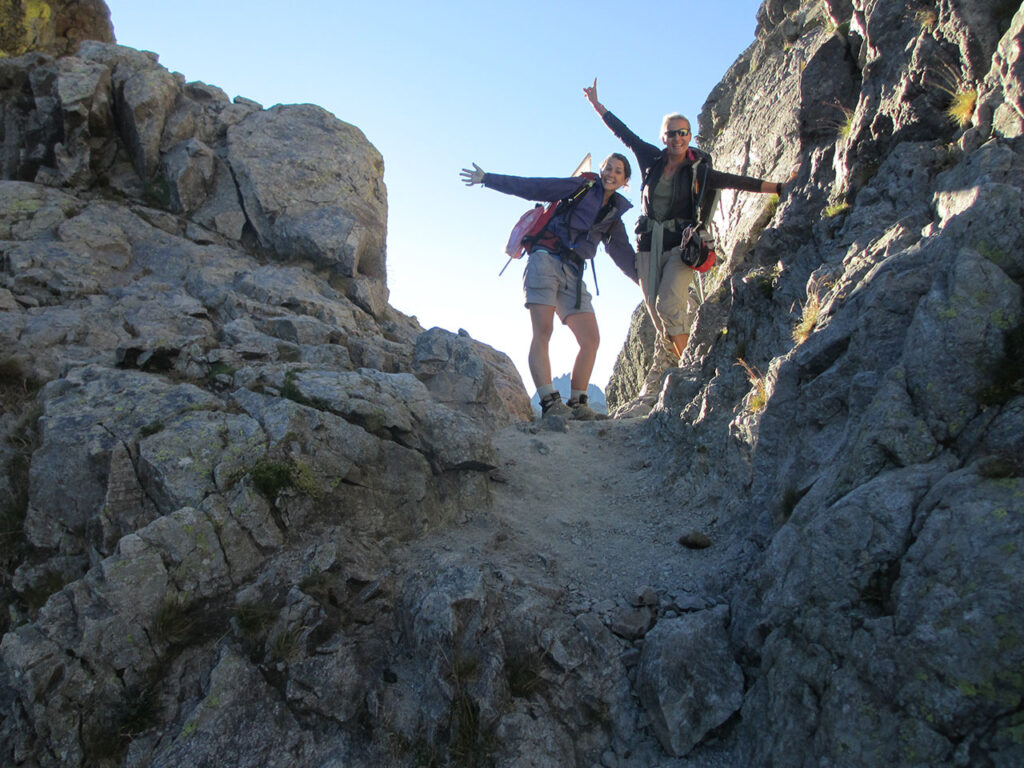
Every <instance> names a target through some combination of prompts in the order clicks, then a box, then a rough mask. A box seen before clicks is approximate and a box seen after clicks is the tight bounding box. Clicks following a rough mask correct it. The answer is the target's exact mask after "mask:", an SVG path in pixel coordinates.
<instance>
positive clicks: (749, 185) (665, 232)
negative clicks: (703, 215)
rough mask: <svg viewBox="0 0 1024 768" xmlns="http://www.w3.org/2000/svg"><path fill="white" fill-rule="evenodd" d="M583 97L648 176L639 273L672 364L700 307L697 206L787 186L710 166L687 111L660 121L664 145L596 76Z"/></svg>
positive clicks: (653, 382) (656, 375)
mask: <svg viewBox="0 0 1024 768" xmlns="http://www.w3.org/2000/svg"><path fill="white" fill-rule="evenodd" d="M583 93H584V95H586V97H587V99H588V100H589V101H590V103H591V105H592V106H593V107H594V109H595V110H596V111H597V113H598V114H599V115H600V116H601V118H602V119H603V120H604V122H605V125H607V126H608V127H609V128H610V129H611V131H612V133H614V134H615V135H616V136H618V137H619V139H620V140H621V141H622V143H623V144H625V145H626V146H627V147H629V148H630V149H631V150H633V153H634V154H635V155H636V159H637V162H638V163H639V165H640V174H641V179H642V187H641V201H642V202H641V216H640V218H639V220H638V221H637V228H636V236H637V247H636V250H637V255H636V270H637V273H638V275H639V282H640V287H641V288H642V289H643V293H644V303H645V304H646V305H647V311H648V313H649V314H650V316H651V319H652V320H653V321H654V327H655V328H656V329H657V331H658V337H659V344H658V346H659V350H656V353H655V358H656V360H657V359H658V358H660V357H661V355H659V354H658V352H660V351H661V350H665V351H666V352H668V353H672V352H674V353H675V354H674V356H673V358H674V359H673V360H671V361H670V363H671V364H672V365H676V364H678V360H679V357H680V355H682V354H683V350H684V349H685V348H686V344H687V342H688V341H689V339H690V325H691V323H692V322H693V317H694V315H695V314H696V311H697V307H696V304H695V302H693V301H692V300H691V298H690V283H691V281H692V280H693V270H692V269H691V268H690V267H688V266H687V265H686V264H684V263H683V261H682V258H681V248H680V243H681V240H682V231H683V229H684V228H685V227H686V225H689V224H693V223H694V222H695V221H696V220H697V218H698V210H697V209H698V206H699V205H700V204H701V203H702V202H703V203H705V204H708V207H710V204H711V203H712V202H713V200H714V197H715V193H716V192H717V191H718V190H720V189H739V190H743V191H746V192H763V193H775V194H781V193H782V191H783V186H784V185H783V184H781V183H776V182H773V181H763V180H762V179H756V178H754V177H752V176H738V175H736V174H732V173H722V172H721V171H716V170H713V169H711V163H710V157H709V155H707V153H705V152H702V151H700V150H699V149H695V148H693V147H690V139H691V138H692V137H693V134H692V133H691V130H690V121H689V120H687V119H686V118H685V117H684V116H683V115H680V114H671V115H666V116H665V118H664V119H663V120H662V123H661V141H662V143H663V144H664V146H663V147H658V146H655V145H654V144H649V143H648V142H646V141H644V140H643V139H641V138H640V137H639V136H637V135H636V134H635V133H633V132H632V131H631V130H630V129H629V128H627V127H626V125H625V123H623V122H622V121H621V120H619V118H617V117H616V116H615V115H613V114H612V113H611V112H609V111H608V110H607V109H606V108H605V107H604V105H603V104H601V102H600V101H598V99H597V79H596V78H595V79H594V84H593V85H592V86H588V87H585V88H584V89H583ZM651 373H652V375H651V376H649V377H648V381H647V382H646V384H645V388H646V389H648V391H647V392H645V394H653V393H652V392H650V391H649V390H650V389H651V388H652V387H656V386H657V385H658V384H659V383H660V373H661V371H655V370H652V372H651Z"/></svg>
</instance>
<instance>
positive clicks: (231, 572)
mask: <svg viewBox="0 0 1024 768" xmlns="http://www.w3.org/2000/svg"><path fill="white" fill-rule="evenodd" d="M66 5H68V6H76V7H78V6H79V4H77V3H71V2H68V3H66ZM1017 6H1018V4H1017V3H1013V4H1003V3H995V4H993V3H990V2H987V3H986V2H969V1H967V2H957V3H950V2H940V3H938V4H937V5H936V6H934V8H931V7H929V8H922V9H914V10H913V11H908V9H907V8H906V6H905V5H904V4H898V3H886V2H877V3H862V2H852V3H851V2H842V1H841V0H836V1H835V2H825V3H810V4H807V3H799V2H796V1H795V0H768V2H766V3H765V4H764V5H763V6H762V8H761V11H760V13H759V17H758V22H759V23H758V33H757V35H758V40H757V42H755V43H754V44H753V45H752V46H751V48H750V49H749V50H748V51H747V52H745V53H744V54H743V55H742V56H741V57H740V58H739V59H738V60H737V62H736V64H735V65H734V66H733V68H732V69H731V70H730V72H729V73H728V74H727V76H726V78H725V80H724V81H723V83H722V85H721V86H720V87H719V88H718V89H716V90H715V92H714V93H712V94H711V97H710V98H709V101H708V103H707V105H706V106H705V109H704V112H703V113H702V116H701V121H700V126H701V133H702V135H704V136H708V137H712V136H713V137H714V140H713V141H710V140H709V141H708V142H707V146H708V147H709V148H710V149H711V151H712V152H713V153H714V155H715V157H716V165H717V166H718V167H721V168H725V169H727V170H736V171H741V172H749V173H753V174H756V175H762V176H766V177H778V176H785V175H786V174H787V173H788V169H789V167H790V166H791V165H792V164H793V163H795V162H797V161H799V163H800V168H801V171H800V176H799V178H798V180H797V183H796V185H795V187H794V188H793V190H792V191H791V192H790V194H789V195H788V196H787V198H786V199H784V200H782V201H780V203H779V204H778V205H777V206H773V205H770V206H769V207H766V201H765V200H764V198H760V197H754V198H750V197H746V198H745V197H735V198H727V197H723V200H722V207H721V210H720V213H719V216H720V219H719V221H720V222H721V223H722V226H721V241H722V246H723V253H724V254H727V255H728V258H727V259H726V260H725V263H724V265H723V267H722V268H721V269H720V270H719V272H718V274H717V277H716V278H715V279H714V280H712V281H710V282H709V284H708V285H707V286H706V287H707V293H708V296H709V299H708V300H707V301H706V302H705V305H704V306H703V308H702V310H701V313H700V315H699V317H698V323H697V326H696V328H695V332H694V339H693V343H692V344H691V349H690V352H689V354H688V355H687V357H686V358H685V359H684V365H683V367H682V368H680V369H678V370H675V371H673V372H672V373H671V374H670V375H669V376H668V378H667V379H666V381H665V386H664V387H663V389H662V392H661V394H660V397H659V400H658V403H657V404H656V405H655V406H654V408H653V410H652V411H651V413H650V416H649V417H648V418H645V419H617V420H614V421H612V422H602V423H595V424H585V425H584V424H563V425H559V424H553V425H552V426H554V427H556V429H554V430H538V428H537V427H531V426H529V425H528V424H525V423H522V422H520V420H522V419H528V418H529V401H528V398H527V397H526V393H525V392H524V391H522V387H521V385H520V384H519V379H518V376H517V375H516V374H515V372H514V371H512V369H511V365H510V364H509V362H508V360H507V358H506V357H505V356H503V355H501V354H499V353H496V352H494V351H493V350H490V349H488V348H487V347H485V346H483V345H480V344H478V343H476V342H474V341H473V340H472V339H469V338H468V337H466V336H464V335H459V334H452V333H448V332H446V331H442V330H440V329H432V330H429V331H424V330H423V329H422V328H420V327H419V326H418V325H417V324H416V322H415V321H414V320H413V319H411V318H407V317H405V316H403V315H402V314H401V313H399V312H397V311H396V310H394V309H393V308H391V307H390V306H389V305H388V304H387V285H386V258H385V253H384V249H383V248H384V242H385V236H384V235H385V232H384V227H385V222H386V197H385V191H384V188H383V184H382V182H381V163H382V160H381V158H380V156H379V155H378V154H377V153H376V151H375V150H374V149H373V148H372V146H370V145H369V144H368V143H367V142H366V140H365V137H363V136H362V135H361V133H360V132H359V131H358V129H356V128H354V127H352V126H348V125H346V124H344V123H342V122H341V121H338V120H336V119H335V118H334V117H333V116H330V115H328V114H327V113H325V112H324V111H323V110H320V109H319V108H316V107H312V106H310V105H297V106H296V105H293V106H284V107H275V108H273V109H270V110H264V109H262V107H260V105H258V104H255V103H253V102H249V101H247V100H245V99H236V100H235V101H234V102H230V101H228V100H227V98H226V97H225V96H224V95H223V93H222V92H220V91H219V89H216V88H215V87H213V86H208V85H204V84H202V83H185V82H183V81H182V80H181V78H179V77H177V76H175V75H173V74H171V73H168V72H167V71H166V70H164V69H163V68H162V67H160V66H159V63H158V61H157V59H156V58H155V56H153V55H152V54H146V53H141V52H138V51H132V50H130V49H125V48H121V47H118V46H116V45H113V44H112V40H106V41H99V42H86V43H84V44H83V45H81V46H80V47H78V48H77V49H75V55H73V56H63V57H61V58H56V59H55V58H52V56H50V55H49V54H46V53H38V52H36V53H28V54H26V55H24V56H20V57H15V58H11V59H3V60H0V92H2V99H3V104H4V107H5V109H4V137H5V141H4V151H3V155H2V168H3V173H2V177H3V178H4V179H5V180H4V181H2V182H0V196H2V197H3V205H2V206H0V211H2V213H0V253H2V254H3V271H2V279H3V283H2V287H0V329H2V330H0V333H2V334H3V338H4V340H5V343H4V358H3V360H2V365H0V369H2V376H0V387H2V388H3V400H2V402H3V411H2V414H0V427H2V429H3V432H4V435H5V438H6V439H5V440H4V441H3V444H2V445H3V447H2V451H3V453H2V455H0V458H2V460H3V464H4V466H5V468H6V472H5V473H4V475H3V478H2V483H3V484H4V487H3V490H4V495H5V496H6V498H7V499H8V503H7V505H6V506H5V508H4V510H3V511H4V526H3V530H4V534H5V535H4V538H3V539H2V542H3V549H2V551H0V554H2V557H3V562H2V566H3V570H2V574H3V581H2V582H0V589H2V591H3V595H4V601H5V605H6V606H7V614H8V617H9V618H8V619H7V623H6V625H5V626H4V627H3V629H4V635H3V639H2V642H0V709H2V711H3V713H4V717H3V724H2V725H0V744H2V747H0V749H2V752H0V754H2V759H3V762H4V763H5V764H11V765H19V766H32V767H35V766H40V767H42V766H47V767H48V766H68V765H70V766H92V765H101V766H108V765H109V766H115V765H117V766H138V767H139V768H141V767H142V766H178V765H186V764H187V765H207V764H216V765H227V766H230V765H238V766H249V765H253V766H255V765H259V766H299V765H301V766H317V767H322V768H328V767H334V766H342V765H345V766H362V765H366V766H370V765H373V766H379V765H395V766H406V765H408V766H412V765H420V766H425V765H445V764H449V765H496V766H508V767H511V766H527V765H533V766H565V765H581V766H583V765H585V766H593V765H602V766H607V767H608V768H619V767H626V766H634V767H635V768H639V767H640V766H652V765H657V766H664V767H665V768H669V767H670V766H675V767H676V768H684V767H687V768H689V767H693V768H696V767H697V766H703V767H705V768H724V767H726V766H740V765H743V766H746V765H775V766H801V768H803V766H811V765H814V766H822V765H836V766H841V765H863V766H874V765H877V766H883V765H884V766H892V765H906V766H916V765H921V766H924V765H928V766H934V765H963V766H967V765H994V766H1010V765H1017V764H1019V763H1020V762H1021V760H1022V753H1021V740H1020V738H1019V732H1020V729H1021V727H1022V722H1024V721H1022V706H1021V703H1022V697H1024V688H1022V686H1021V682H1020V679H1021V678H1020V672H1021V669H1022V668H1024V667H1022V665H1024V658H1022V654H1024V647H1022V644H1021V637H1024V626H1022V624H1021V621H1022V619H1021V617H1020V615H1019V614H1020V612H1019V610H1016V609H1017V608H1018V607H1019V599H1018V598H1017V595H1019V594H1020V591H1021V590H1020V587H1021V581H1022V576H1024V571H1022V569H1021V567H1020V563H1019V557H1016V556H1015V555H1016V548H1017V542H1019V541H1020V540H1021V527H1022V511H1024V504H1022V503H1021V499H1022V497H1024V493H1022V491H1024V488H1022V486H1021V473H1022V471H1024V468H1022V466H1021V461H1020V456H1021V455H1024V450H1022V449H1024V446H1022V445H1021V435H1024V428H1022V427H1024V423H1022V421H1024V401H1022V397H1024V392H1022V384H1021V379H1022V377H1024V372H1022V371H1021V369H1020V362H1019V361H1020V360H1021V359H1022V357H1024V356H1022V354H1021V343H1022V339H1021V331H1020V328H1021V324H1022V314H1024V309H1022V298H1021V282H1022V280H1024V262H1022V261H1021V254H1022V253H1024V247H1022V246H1024V226H1022V224H1021V222H1022V220H1024V216H1022V205H1021V182H1020V179H1021V178H1022V177H1021V174H1020V167H1021V160H1020V157H1021V151H1022V146H1021V143H1020V142H1021V139H1020V134H1021V129H1022V124H1024V123H1022V118H1024V104H1022V93H1024V91H1022V89H1021V82H1022V79H1024V78H1022V73H1021V70H1020V66H1021V65H1020V61H1019V51H1020V49H1021V40H1022V36H1024V31H1022V28H1024V10H1019V9H1018V7H1017ZM104 10H105V9H104ZM56 52H57V53H63V51H56ZM950 67H951V68H952V72H950V70H949V68H950ZM939 73H942V74H939ZM954 75H955V79H954V80H953V82H952V84H951V83H950V82H949V81H948V79H943V78H949V77H952V76H954ZM936 78H938V79H939V82H940V84H941V85H942V86H943V87H945V90H943V88H942V87H938V86H936V85H935V82H936ZM972 90H973V91H974V101H973V103H972V104H971V107H972V109H970V110H968V109H967V108H966V107H964V108H962V109H961V110H960V112H959V113H957V115H958V117H957V120H958V122H957V123H955V124H954V123H953V122H952V121H951V120H950V118H949V116H948V115H947V114H946V111H947V110H948V109H949V108H950V107H951V106H953V103H954V102H953V97H954V96H955V95H958V94H960V93H961V92H963V93H965V94H969V93H970V91H972ZM947 91H950V92H951V93H947ZM767 94H771V95H772V98H770V99H769V98H767V97H766V95H767ZM965 113H966V117H965V116H964V114H965ZM289 136H291V137H297V138H296V140H295V141H294V143H293V144H289V143H288V141H284V148H283V151H284V153H285V156H286V157H287V159H288V165H289V168H288V169H287V172H284V169H281V168H279V167H277V165H276V164H275V163H277V160H276V159H272V158H273V157H274V156H273V154H268V153H267V151H266V148H267V147H268V146H274V147H275V152H277V151H278V150H277V147H278V146H279V145H280V144H281V142H282V141H283V140H284V139H287V138H288V137H289ZM320 142H322V143H320ZM805 318H806V324H805V327H804V329H803V331H801V336H800V337H798V338H796V339H795V338H794V336H793V331H794V326H796V325H797V323H798V322H799V321H804V320H805ZM635 319H636V321H637V322H636V325H637V328H638V335H642V334H643V333H644V328H643V325H644V324H643V322H642V314H639V313H638V315H637V317H636V318H635ZM812 320H813V321H812ZM8 350H11V351H10V352H8ZM648 358H649V350H648V349H646V348H645V347H644V345H643V343H642V342H637V341H635V340H634V342H632V346H631V347H630V348H629V349H627V350H626V353H625V354H624V355H623V356H622V358H621V359H620V366H619V368H618V369H617V370H618V371H620V372H621V375H620V376H619V377H618V378H619V382H618V385H617V386H618V389H617V390H615V391H616V392H618V395H617V397H618V401H619V402H620V403H623V402H626V401H629V399H630V398H631V397H632V393H634V392H635V389H631V387H634V386H635V383H636V382H637V381H638V377H637V370H636V369H637V368H638V367H639V368H642V367H643V362H644V360H645V359H648ZM739 359H742V360H744V361H745V363H746V364H747V365H748V366H749V367H750V373H749V374H748V373H747V372H745V371H744V370H743V369H742V368H741V367H740V366H738V365H737V362H738V360H739ZM951 371H955V372H956V375H955V376H954V375H951V374H950V372H951ZM762 372H763V373H762ZM639 380H642V376H641V377H640V379H639ZM612 391H613V389H612V388H611V387H610V388H609V395H610V396H611V395H612ZM484 417H485V418H484ZM495 420H497V421H498V422H499V424H501V423H505V424H509V426H506V427H503V428H502V429H501V430H500V431H497V432H495V429H494V422H495ZM562 428H564V429H565V430H566V431H561V429H562Z"/></svg>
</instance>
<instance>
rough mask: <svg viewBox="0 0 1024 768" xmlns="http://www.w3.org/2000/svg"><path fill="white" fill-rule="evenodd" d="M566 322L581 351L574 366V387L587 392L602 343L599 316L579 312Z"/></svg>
mask: <svg viewBox="0 0 1024 768" xmlns="http://www.w3.org/2000/svg"><path fill="white" fill-rule="evenodd" d="M565 324H566V325H568V326H569V330H570V331H572V332H573V335H574V336H575V337H576V341H577V342H579V345H580V351H579V354H577V355H576V362H575V363H574V364H573V367H572V388H573V389H575V390H577V391H579V392H586V391H587V386H588V385H589V384H590V374H591V373H593V372H594V361H595V360H596V359H597V347H598V345H599V344H600V343H601V334H600V333H599V332H598V330H597V317H596V316H595V315H594V313H593V312H578V313H576V314H575V315H569V317H567V318H566V319H565Z"/></svg>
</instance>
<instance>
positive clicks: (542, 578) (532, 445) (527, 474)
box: [420, 419, 711, 610]
mask: <svg viewBox="0 0 1024 768" xmlns="http://www.w3.org/2000/svg"><path fill="white" fill-rule="evenodd" d="M494 445H495V448H496V450H497V453H498V457H499V459H498V461H499V464H498V469H497V470H494V472H492V477H493V478H494V479H493V480H492V484H493V485H492V491H493V497H494V503H493V505H492V507H491V508H489V509H484V510H476V511H473V512H471V513H469V514H468V515H467V519H466V520H465V521H463V522H461V523H458V524H455V525H452V526H450V527H448V528H447V529H445V530H444V531H441V532H438V533H436V534H434V535H432V536H429V537H427V538H426V539H425V540H423V541H422V542H421V543H422V548H421V549H420V551H421V554H423V553H425V552H426V551H433V552H435V553H438V552H442V553H444V555H445V556H444V559H445V560H447V561H449V562H465V563H467V564H468V563H471V562H475V563H477V564H489V565H491V566H493V567H494V568H495V569H498V570H500V571H502V572H504V573H508V574H509V575H515V576H516V577H518V578H520V579H522V580H523V581H524V582H527V583H530V584H534V585H539V586H543V587H544V588H545V589H552V588H553V589H558V590H565V591H566V593H567V595H568V598H569V601H570V603H575V602H580V603H582V604H581V605H579V606H578V607H579V608H581V609H584V610H585V609H587V608H588V607H590V606H593V605H594V604H595V603H602V602H604V603H607V601H615V602H619V603H621V602H622V601H627V600H629V599H631V598H632V597H633V596H634V595H636V594H637V593H638V591H639V590H641V589H642V588H645V587H654V588H655V589H656V590H658V591H660V592H662V593H664V592H665V591H673V590H674V591H676V592H679V591H683V592H685V591H686V588H687V586H688V585H690V584H693V583H694V577H695V575H697V572H698V571H700V570H701V569H703V568H706V567H708V566H709V565H710V562H709V557H710V554H711V553H710V552H709V551H708V550H694V549H687V548H685V547H683V546H681V545H680V544H679V537H680V535H681V534H685V533H688V532H689V531H691V530H695V529H696V530H700V529H702V527H703V526H704V525H705V524H706V522H707V521H700V520H686V519H681V518H680V516H679V510H678V509H674V508H672V507H671V506H670V505H669V504H668V503H666V501H665V500H664V495H663V494H662V493H661V487H660V484H661V480H660V473H659V472H657V471H655V470H654V469H652V459H654V462H653V465H654V466H656V465H657V460H656V457H655V456H654V455H653V454H652V451H654V450H655V448H654V447H653V445H652V441H651V438H649V437H647V436H646V435H645V429H644V423H643V419H611V420H607V421H596V422H579V421H570V422H568V430H567V431H565V432H561V431H553V430H548V429H545V428H543V427H542V426H540V425H538V424H532V425H531V424H513V425H511V426H508V427H506V428H505V429H503V430H502V431H501V432H499V433H498V434H497V435H496V437H495V440H494Z"/></svg>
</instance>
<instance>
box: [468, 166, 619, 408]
mask: <svg viewBox="0 0 1024 768" xmlns="http://www.w3.org/2000/svg"><path fill="white" fill-rule="evenodd" d="M461 176H462V179H463V181H465V182H466V184H467V185H473V184H482V185H483V186H485V187H488V188H490V189H496V190H498V191H499V192H504V193H505V194H509V195H516V196H518V197H523V198H526V199H527V200H542V201H558V200H567V199H568V198H573V201H572V204H567V205H560V206H559V207H558V209H557V210H556V212H555V214H554V216H552V218H551V220H550V221H549V222H548V224H547V226H546V227H545V229H544V230H543V231H542V232H541V233H540V234H539V235H538V236H537V237H535V238H533V240H532V242H531V244H530V247H529V257H528V259H527V262H526V270H525V271H524V273H523V289H524V293H525V295H526V308H527V309H528V310H529V311H530V322H531V324H532V326H533V338H532V340H531V342H530V356H529V363H530V375H531V376H532V377H533V383H534V384H535V385H536V387H537V393H538V394H539V396H540V404H541V410H542V413H543V416H563V417H570V418H574V419H582V420H592V419H596V418H599V417H598V414H596V413H594V411H593V410H592V409H591V408H590V406H589V405H588V403H587V387H588V385H589V384H590V374H591V373H592V372H593V370H594V360H595V359H596V357H597V347H598V344H599V343H600V334H599V333H598V330H597V318H596V317H595V315H594V308H593V306H592V304H591V296H590V292H589V291H588V290H587V287H586V284H585V283H584V282H583V270H584V268H585V266H586V263H587V260H588V259H593V258H594V254H595V253H596V252H597V246H598V245H599V244H601V243H604V247H605V250H606V251H607V252H608V255H609V256H611V257H612V260H613V261H614V262H615V263H616V264H617V265H618V266H619V268H620V269H621V270H622V271H623V272H625V273H626V275H627V276H628V277H629V278H630V279H631V280H633V281H634V282H635V281H636V279H637V277H636V269H635V253H634V252H633V247H632V246H631V245H630V243H629V236H628V235H627V234H626V228H625V226H624V225H623V223H622V214H623V213H625V212H626V211H627V210H629V209H630V208H631V207H632V204H631V203H630V202H629V201H628V200H626V198H624V197H623V196H622V195H621V194H619V193H618V191H617V190H619V189H620V188H622V187H624V186H625V185H626V183H627V182H628V181H629V176H630V167H629V160H627V159H626V158H625V156H623V155H620V154H618V153H615V154H612V155H609V156H608V157H607V158H606V159H605V161H604V162H603V163H602V164H601V174H600V177H599V181H598V182H594V181H590V180H587V179H584V178H581V177H578V176H573V177H570V178H525V177H522V176H503V175H501V174H496V173H485V172H484V171H483V169H481V168H480V166H478V165H477V164H476V163H473V169H472V170H470V169H468V168H464V169H463V170H462V173H461ZM576 193H580V194H576ZM556 312H557V313H558V317H559V319H560V320H561V321H562V323H564V324H565V325H567V326H569V330H571V331H572V332H573V335H574V336H575V337H576V341H577V343H578V344H579V346H580V351H579V353H578V354H577V355H576V361H575V363H574V364H573V368H572V384H571V386H572V393H571V395H570V397H569V402H568V404H566V403H563V402H562V397H561V395H560V394H559V393H558V391H557V390H556V389H555V388H554V386H553V385H552V378H551V360H550V356H549V354H548V346H549V343H550V341H551V334H552V331H553V329H554V315H555V313H556Z"/></svg>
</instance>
